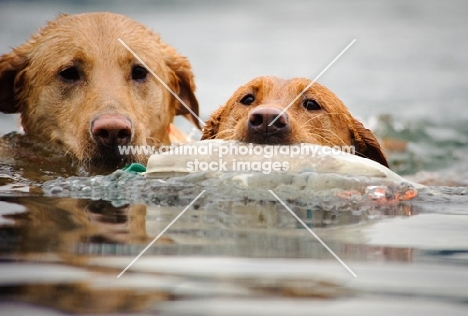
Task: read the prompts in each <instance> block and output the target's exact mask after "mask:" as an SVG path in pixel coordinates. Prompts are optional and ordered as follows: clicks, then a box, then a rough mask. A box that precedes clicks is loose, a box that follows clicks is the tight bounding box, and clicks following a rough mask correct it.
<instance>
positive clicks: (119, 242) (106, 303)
mask: <svg viewBox="0 0 468 316" xmlns="http://www.w3.org/2000/svg"><path fill="white" fill-rule="evenodd" d="M185 202H186V201H183V200H181V201H178V200H173V199H172V198H171V197H170V196H167V197H161V198H160V199H159V202H158V203H153V204H151V205H143V204H122V203H117V204H118V206H115V205H113V203H112V202H108V201H103V200H89V199H74V198H46V197H9V198H6V197H4V198H1V202H0V203H1V205H2V206H3V209H4V211H2V223H3V224H2V225H1V226H0V236H1V237H0V238H1V241H2V242H1V243H0V245H1V247H0V256H1V259H2V261H3V263H2V269H3V270H4V271H8V275H4V276H3V277H0V287H1V288H2V292H3V294H4V295H6V296H5V297H8V300H11V299H14V300H19V301H26V302H32V303H38V304H40V305H44V306H51V307H54V308H58V309H60V310H66V311H73V312H79V313H84V312H112V311H139V310H144V309H146V308H148V307H150V306H155V305H154V304H155V303H156V302H158V301H167V300H169V299H170V300H175V301H179V300H183V301H186V300H192V299H201V298H203V297H205V295H206V294H203V293H204V292H205V291H206V290H207V289H209V291H210V293H211V294H210V296H209V297H210V299H212V298H214V297H219V298H223V297H224V298H230V299H232V298H235V297H237V298H247V297H250V298H255V299H259V300H260V301H261V300H262V297H264V296H265V295H269V296H271V297H276V298H278V299H279V298H281V299H288V298H293V297H296V298H297V297H302V298H309V299H311V300H317V299H324V298H326V299H339V298H340V297H356V295H357V292H356V290H357V289H356V287H357V288H359V290H358V292H363V293H367V294H366V295H370V294H371V293H370V292H368V289H367V288H366V286H363V285H359V284H360V283H357V284H355V285H353V284H354V283H353V282H351V283H349V282H350V281H352V279H350V278H352V276H350V275H349V274H347V271H346V270H345V269H344V268H343V267H342V266H340V265H339V264H338V262H337V261H334V260H333V258H332V257H331V254H330V253H329V252H328V251H327V250H326V249H325V248H324V247H323V246H322V245H321V244H320V243H319V242H318V241H317V240H316V239H315V238H314V237H313V236H312V235H311V234H310V233H309V232H308V231H307V230H305V229H304V228H303V227H302V225H300V224H299V223H298V221H297V220H296V219H295V218H294V217H292V216H291V214H289V212H287V211H286V210H285V209H284V207H283V206H282V205H281V204H280V203H278V202H274V201H267V200H263V201H258V200H257V201H253V200H249V199H242V200H239V199H236V198H235V199H231V200H229V199H221V200H216V201H213V200H210V199H206V198H201V199H199V200H198V201H197V203H196V204H195V205H194V206H193V207H192V208H190V209H189V210H188V211H187V212H186V213H185V214H184V216H182V217H181V218H180V219H179V220H178V221H177V222H176V223H175V224H174V225H173V226H171V227H170V228H169V229H168V230H167V232H166V233H165V234H164V235H163V236H162V237H161V238H159V239H158V240H157V241H156V243H155V244H154V245H152V246H151V247H150V248H149V249H148V250H147V251H146V252H145V254H144V256H143V257H142V258H141V259H140V260H141V262H140V263H137V264H135V266H134V267H132V268H130V270H128V271H127V272H126V274H124V276H123V277H122V279H121V280H120V279H116V275H117V274H118V273H120V271H122V269H123V268H124V267H125V266H126V265H127V264H128V263H129V262H130V261H131V260H132V259H133V258H134V257H135V256H137V255H138V254H139V253H140V252H141V251H142V250H143V249H144V248H145V247H146V245H148V244H149V243H150V242H151V241H152V240H153V239H154V238H155V237H156V236H157V235H158V234H159V233H160V232H161V231H162V230H163V229H164V228H165V227H166V226H167V225H168V224H169V223H170V222H171V221H172V220H173V219H174V218H175V217H176V216H177V215H178V214H179V213H180V212H181V211H182V210H183V209H184V208H185V206H186V204H188V203H185ZM288 203H289V202H288ZM289 204H290V205H291V209H292V210H293V211H294V212H295V213H296V214H297V215H298V216H299V217H300V218H301V220H302V221H303V222H304V223H306V225H307V226H308V227H310V228H311V229H313V231H314V232H315V233H316V234H317V235H319V236H320V238H321V239H322V240H323V241H324V242H326V243H327V245H329V247H330V248H331V249H332V250H333V251H334V252H335V253H336V254H337V255H338V256H339V257H340V258H341V259H342V260H344V261H345V262H347V263H348V264H349V265H350V266H351V267H357V268H358V269H362V268H359V267H362V265H363V264H364V266H366V265H368V264H370V263H372V262H385V263H386V265H387V267H392V264H391V263H392V262H393V263H398V262H413V263H418V262H419V263H420V264H422V267H423V266H424V262H433V263H434V262H439V264H442V265H446V264H447V262H451V261H450V260H447V258H444V257H447V256H446V255H445V254H444V255H441V254H437V253H434V252H424V251H422V249H424V248H426V247H428V246H430V245H428V244H426V245H425V244H424V243H422V244H419V245H418V248H419V249H418V248H412V247H405V246H397V247H392V246H385V243H386V242H387V241H386V240H385V238H384V240H380V241H379V242H378V243H377V244H375V243H373V238H375V236H374V235H375V234H373V232H372V228H373V227H374V226H377V225H379V223H388V222H389V221H388V220H389V219H392V218H393V219H405V218H406V219H409V218H413V217H414V218H416V219H417V218H418V216H423V215H424V214H422V213H420V212H424V210H423V208H421V207H418V206H416V205H412V204H411V203H406V202H405V203H401V204H398V205H396V206H395V207H393V208H387V209H385V208H382V209H379V208H373V209H368V210H367V211H362V210H358V209H357V210H354V211H353V210H343V211H340V210H338V209H337V210H334V211H330V210H323V209H320V208H317V207H316V208H314V209H311V208H308V206H307V205H306V204H301V203H299V204H294V203H293V202H290V203H289ZM415 225H416V226H415V228H416V229H423V227H418V225H417V222H416V224H415ZM454 227H455V226H454ZM467 227H468V223H462V224H459V225H458V227H457V229H456V231H453V232H452V233H453V234H457V233H459V232H460V230H466V228H467ZM393 228H394V230H395V233H396V234H398V230H399V229H400V230H401V229H402V228H404V227H399V226H398V225H395V226H394V227H393ZM383 229H384V228H380V229H379V230H382V231H383ZM424 234H427V232H426V231H422V232H421V233H420V234H419V236H423V235H424ZM384 235H385V234H384ZM415 235H416V236H418V233H417V232H416V233H415ZM442 235H443V234H442ZM387 236H388V238H387V240H388V241H390V240H391V234H388V233H387ZM380 237H381V236H380ZM441 237H443V236H441ZM445 237H446V238H450V233H448V234H447V235H446V236H445ZM407 242H408V243H410V241H407ZM442 244H443V243H442ZM458 247H459V248H458V251H460V250H463V251H468V244H463V243H461V244H459V245H458ZM439 249H440V248H439ZM462 253H463V252H462ZM219 257H225V258H251V259H250V260H254V259H253V258H259V260H263V258H270V259H271V260H276V262H277V263H276V265H275V266H274V268H273V267H272V266H270V265H271V264H272V262H274V261H270V262H267V261H265V262H263V261H262V262H263V263H261V264H260V266H264V267H265V269H271V268H273V270H272V271H271V273H266V274H265V272H266V271H267V270H264V271H263V272H261V273H260V275H259V276H257V277H254V275H255V274H256V272H255V269H257V267H256V263H255V261H252V262H251V264H247V265H243V264H239V265H238V268H237V269H236V272H235V273H233V271H231V270H229V271H230V272H229V271H225V272H223V269H224V268H223V266H216V265H215V266H212V267H211V268H210V269H211V270H210V271H211V272H210V273H208V274H206V273H205V274H203V273H202V274H200V273H201V272H197V269H199V268H195V266H187V265H185V267H184V266H180V265H179V262H180V260H185V261H186V262H189V261H190V260H191V259H183V258H198V259H197V260H199V261H198V264H201V265H202V266H203V265H207V266H210V265H213V264H215V262H216V260H218V259H216V258H219ZM170 258H172V259H170ZM203 258H204V259H203ZM210 258H213V259H210ZM287 258H291V259H287ZM299 258H302V259H299ZM434 258H437V261H434ZM451 259H453V258H451ZM164 260H170V261H171V260H173V262H174V264H175V265H174V266H172V267H173V268H170V269H169V270H168V269H167V267H171V264H169V265H168V266H167V267H166V266H165V265H164V264H163V265H162V266H160V264H162V263H164V262H166V261H164ZM213 260H214V261H213ZM288 260H295V261H288ZM297 260H313V261H310V267H314V268H313V269H312V268H306V269H305V270H303V275H302V276H301V277H300V278H298V275H295V273H292V271H290V269H294V266H295V265H297V264H299V266H298V269H299V267H302V268H300V269H304V266H301V265H302V263H300V262H301V261H297ZM158 262H159V264H158ZM233 262H236V261H235V260H234V261H233ZM247 262H249V261H247ZM320 262H323V265H322V264H320ZM316 264H319V266H318V267H317V266H315V265H316ZM176 266H178V267H179V268H176ZM269 266H270V268H268V267H269ZM308 266H309V264H308ZM200 267H201V266H200ZM330 267H332V271H333V272H330V271H329V270H328V269H330ZM395 267H396V266H395ZM194 268H195V269H194ZM375 268H376V267H374V266H373V265H370V266H368V267H367V268H365V270H364V271H360V275H359V278H361V279H360V280H362V279H366V273H367V272H366V271H367V269H371V270H372V269H375ZM171 269H175V270H174V271H172V270H171ZM177 269H179V270H177ZM180 269H182V270H180ZM252 269H253V270H252ZM283 269H286V270H288V271H290V272H287V273H286V274H285V272H284V271H283V272H281V271H282V270H283ZM309 269H312V270H309ZM395 269H396V270H394V271H392V269H391V268H390V271H391V272H390V273H393V274H395V278H397V280H399V279H400V278H401V276H399V275H398V273H400V272H398V273H396V272H397V271H398V269H400V268H395ZM171 271H172V272H171ZM177 271H178V272H177ZM301 271H302V270H301ZM327 271H328V272H327ZM298 272H299V271H298ZM330 273H331V274H330ZM457 273H459V276H460V277H461V278H467V277H468V276H467V275H465V272H464V270H460V271H458V272H457ZM467 273H468V272H467ZM220 274H221V275H223V277H222V278H221V279H219V275H220ZM18 275H24V278H18V277H11V276H18ZM299 275H301V274H299ZM45 276H46V277H45ZM247 276H249V277H247ZM373 277H375V276H373ZM406 277H408V276H406ZM420 277H421V276H420V275H414V276H412V278H413V281H414V282H420V281H421V280H420V279H419V278H420ZM117 280H118V281H117ZM119 282H121V283H119ZM361 282H362V281H361ZM184 284H190V286H189V288H185V285H184ZM363 284H366V282H364V283H363ZM394 291H397V292H400V290H397V289H395V288H392V287H386V286H384V287H383V288H381V289H380V293H381V295H389V293H391V292H394ZM401 291H403V292H404V291H405V290H401ZM416 292H417V291H416ZM418 295H422V296H423V297H424V295H425V294H424V293H423V292H419V294H418ZM431 295H442V294H440V293H435V292H434V293H433V294H431ZM101 296H105V298H101ZM97 297H99V298H100V299H99V300H98V299H97ZM194 302H195V301H194ZM175 306H177V305H175ZM169 310H170V309H169ZM169 314H170V312H169Z"/></svg>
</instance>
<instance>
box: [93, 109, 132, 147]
mask: <svg viewBox="0 0 468 316" xmlns="http://www.w3.org/2000/svg"><path fill="white" fill-rule="evenodd" d="M91 134H92V135H93V137H94V139H95V140H96V142H97V143H98V144H99V145H102V146H105V147H111V146H118V145H127V144H128V143H130V141H131V139H132V122H131V121H130V120H129V119H128V118H127V117H125V116H123V115H120V114H118V115H110V114H103V115H101V116H99V117H97V118H96V119H94V120H93V122H92V123H91Z"/></svg>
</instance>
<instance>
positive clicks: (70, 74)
mask: <svg viewBox="0 0 468 316" xmlns="http://www.w3.org/2000/svg"><path fill="white" fill-rule="evenodd" d="M59 76H60V78H62V79H63V80H64V81H67V82H73V81H78V80H80V79H81V77H80V72H79V71H78V69H76V67H68V68H66V69H64V70H62V71H60V72H59Z"/></svg>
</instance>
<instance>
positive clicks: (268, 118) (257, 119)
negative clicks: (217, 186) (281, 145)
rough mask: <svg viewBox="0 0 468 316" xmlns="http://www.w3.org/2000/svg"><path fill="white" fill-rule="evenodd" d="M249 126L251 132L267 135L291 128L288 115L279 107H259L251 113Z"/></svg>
mask: <svg viewBox="0 0 468 316" xmlns="http://www.w3.org/2000/svg"><path fill="white" fill-rule="evenodd" d="M278 115H279V117H278ZM276 117H278V119H276ZM275 119H276V120H275ZM273 121H274V122H273ZM271 122H273V124H271ZM270 124H271V125H270ZM248 128H249V131H251V132H255V133H262V134H266V135H268V134H273V133H276V132H280V131H282V130H286V129H288V128H289V119H288V115H287V114H286V113H281V110H280V109H277V108H272V107H257V108H255V109H254V110H253V111H252V112H250V114H249V122H248Z"/></svg>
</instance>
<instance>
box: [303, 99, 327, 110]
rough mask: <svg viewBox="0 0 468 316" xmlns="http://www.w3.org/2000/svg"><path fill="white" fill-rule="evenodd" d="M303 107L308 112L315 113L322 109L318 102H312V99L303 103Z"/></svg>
mask: <svg viewBox="0 0 468 316" xmlns="http://www.w3.org/2000/svg"><path fill="white" fill-rule="evenodd" d="M302 106H303V107H304V108H305V109H306V110H307V111H314V110H320V109H321V108H322V107H321V106H320V104H318V102H317V101H315V100H312V99H307V100H304V102H302Z"/></svg>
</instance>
